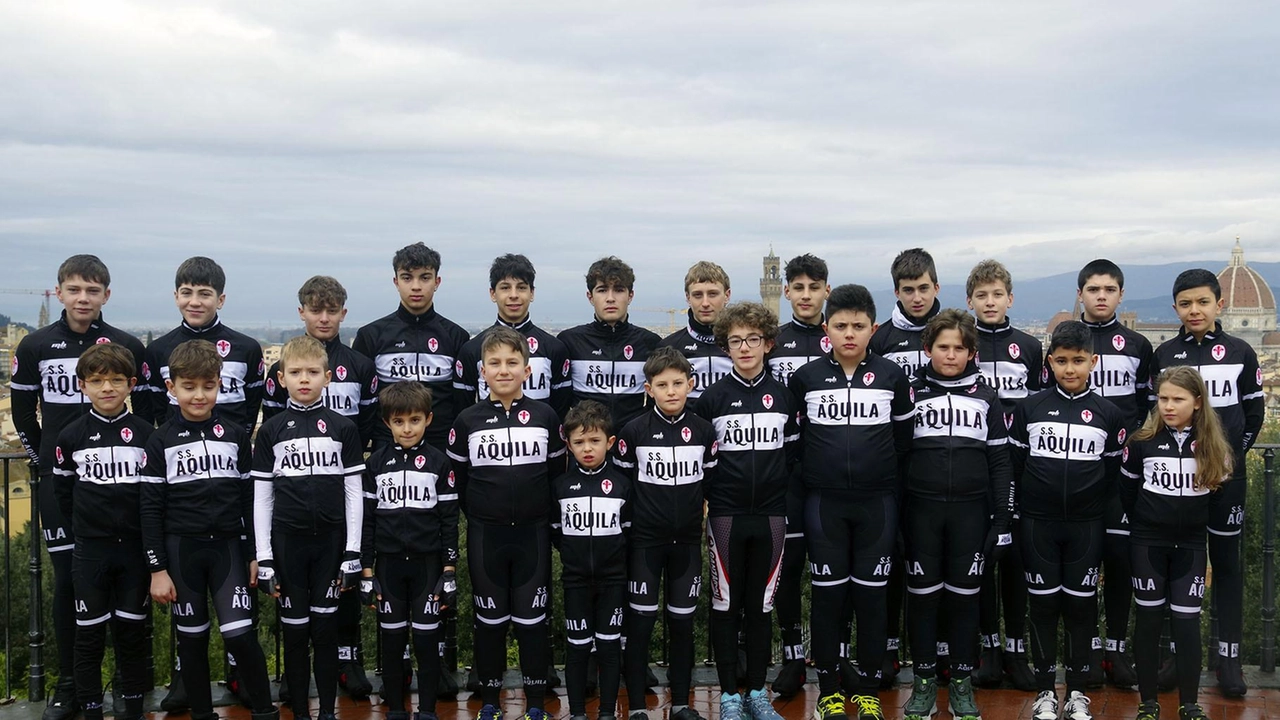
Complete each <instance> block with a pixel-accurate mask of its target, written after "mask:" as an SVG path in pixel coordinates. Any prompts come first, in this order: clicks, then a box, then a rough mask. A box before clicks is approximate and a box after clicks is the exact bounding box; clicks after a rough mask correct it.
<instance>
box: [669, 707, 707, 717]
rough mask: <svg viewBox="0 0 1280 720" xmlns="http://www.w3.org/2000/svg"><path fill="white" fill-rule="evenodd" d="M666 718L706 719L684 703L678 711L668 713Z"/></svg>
mask: <svg viewBox="0 0 1280 720" xmlns="http://www.w3.org/2000/svg"><path fill="white" fill-rule="evenodd" d="M667 720H707V719H706V718H704V717H702V716H701V715H699V714H698V711H697V710H694V709H693V708H691V707H689V706H688V705H686V706H685V707H684V709H683V710H681V711H680V712H678V713H670V714H669V715H668V718H667Z"/></svg>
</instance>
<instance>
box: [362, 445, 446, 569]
mask: <svg viewBox="0 0 1280 720" xmlns="http://www.w3.org/2000/svg"><path fill="white" fill-rule="evenodd" d="M361 545H362V547H361V548H360V554H361V556H362V557H363V564H364V566H365V567H373V564H374V561H375V560H376V556H377V555H419V554H428V553H439V554H440V555H441V557H442V559H443V560H444V564H445V565H456V564H457V563H458V487H457V479H456V477H455V476H454V474H453V467H452V465H451V463H450V462H449V458H447V457H445V454H444V453H442V452H440V451H439V450H437V449H435V448H433V447H431V446H430V445H428V444H427V443H426V442H425V441H419V442H418V444H417V445H415V446H413V447H411V448H408V449H405V448H402V447H400V446H399V445H396V444H394V443H393V444H391V445H387V446H384V447H382V448H380V449H378V450H376V451H374V453H373V454H372V455H370V456H369V460H368V462H366V463H365V473H364V532H363V533H362V534H361Z"/></svg>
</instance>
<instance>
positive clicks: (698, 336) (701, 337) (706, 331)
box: [687, 310, 716, 345]
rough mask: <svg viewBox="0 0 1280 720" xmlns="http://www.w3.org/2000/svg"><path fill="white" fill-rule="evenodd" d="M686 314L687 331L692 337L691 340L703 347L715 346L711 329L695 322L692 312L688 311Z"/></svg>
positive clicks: (714, 338)
mask: <svg viewBox="0 0 1280 720" xmlns="http://www.w3.org/2000/svg"><path fill="white" fill-rule="evenodd" d="M687 312H688V316H689V326H688V330H689V334H690V335H692V336H693V339H694V340H697V341H698V342H700V343H702V344H704V345H715V344H716V333H715V330H714V329H712V327H711V326H710V325H703V324H702V323H700V322H698V321H697V320H695V319H694V317H693V310H688V311H687Z"/></svg>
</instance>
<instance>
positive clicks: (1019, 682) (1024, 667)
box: [1004, 652, 1036, 692]
mask: <svg viewBox="0 0 1280 720" xmlns="http://www.w3.org/2000/svg"><path fill="white" fill-rule="evenodd" d="M1004 674H1005V676H1006V677H1008V678H1009V682H1010V683H1013V686H1014V687H1015V688H1017V689H1018V690H1021V691H1022V692H1034V691H1035V689H1036V674H1035V673H1034V672H1032V671H1031V666H1030V665H1028V664H1027V654H1026V653H1025V652H1006V653H1005V654H1004Z"/></svg>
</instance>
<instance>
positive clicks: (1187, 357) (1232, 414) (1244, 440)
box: [1151, 323, 1266, 454]
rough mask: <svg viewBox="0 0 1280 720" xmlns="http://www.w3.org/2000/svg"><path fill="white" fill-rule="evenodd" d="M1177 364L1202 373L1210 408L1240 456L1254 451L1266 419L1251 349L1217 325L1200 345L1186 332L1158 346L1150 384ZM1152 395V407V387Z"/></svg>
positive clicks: (1255, 357)
mask: <svg viewBox="0 0 1280 720" xmlns="http://www.w3.org/2000/svg"><path fill="white" fill-rule="evenodd" d="M1175 365H1190V366H1192V367H1194V368H1195V369H1196V370H1198V371H1199V372H1200V377H1202V378H1204V384H1205V385H1206V386H1207V387H1208V389H1209V405H1210V407H1212V408H1213V409H1214V410H1216V411H1217V412H1218V418H1219V419H1221V420H1222V431H1223V432H1224V433H1226V436H1227V442H1228V443H1230V444H1231V447H1233V448H1235V450H1236V453H1238V454H1243V453H1244V452H1245V451H1246V450H1248V449H1249V448H1251V447H1253V443H1254V442H1255V441H1256V440H1257V439H1258V432H1259V431H1260V430H1261V429H1262V421H1263V419H1264V417H1265V415H1266V404H1265V401H1264V399H1263V394H1262V369H1261V368H1260V367H1259V366H1258V355H1257V353H1255V352H1254V351H1253V348H1252V347H1249V344H1248V343H1246V342H1245V341H1243V340H1241V339H1240V338H1238V337H1234V336H1231V335H1228V334H1226V333H1225V332H1223V331H1222V324H1221V323H1215V324H1214V328H1213V330H1212V331H1211V332H1207V333H1205V336H1204V339H1203V340H1201V341H1199V342H1197V341H1196V338H1195V335H1192V334H1191V333H1189V332H1187V331H1186V329H1185V328H1184V329H1183V331H1182V335H1181V336H1180V337H1176V338H1172V339H1170V340H1166V341H1165V342H1163V343H1161V344H1160V349H1159V350H1157V351H1156V354H1155V359H1154V360H1153V361H1152V364H1151V378H1152V380H1153V381H1154V380H1155V378H1156V377H1157V376H1159V374H1160V371H1161V370H1163V369H1165V368H1168V367H1174V366H1175ZM1152 393H1153V394H1152V397H1151V401H1152V402H1153V403H1154V402H1155V395H1154V384H1153V390H1152Z"/></svg>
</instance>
